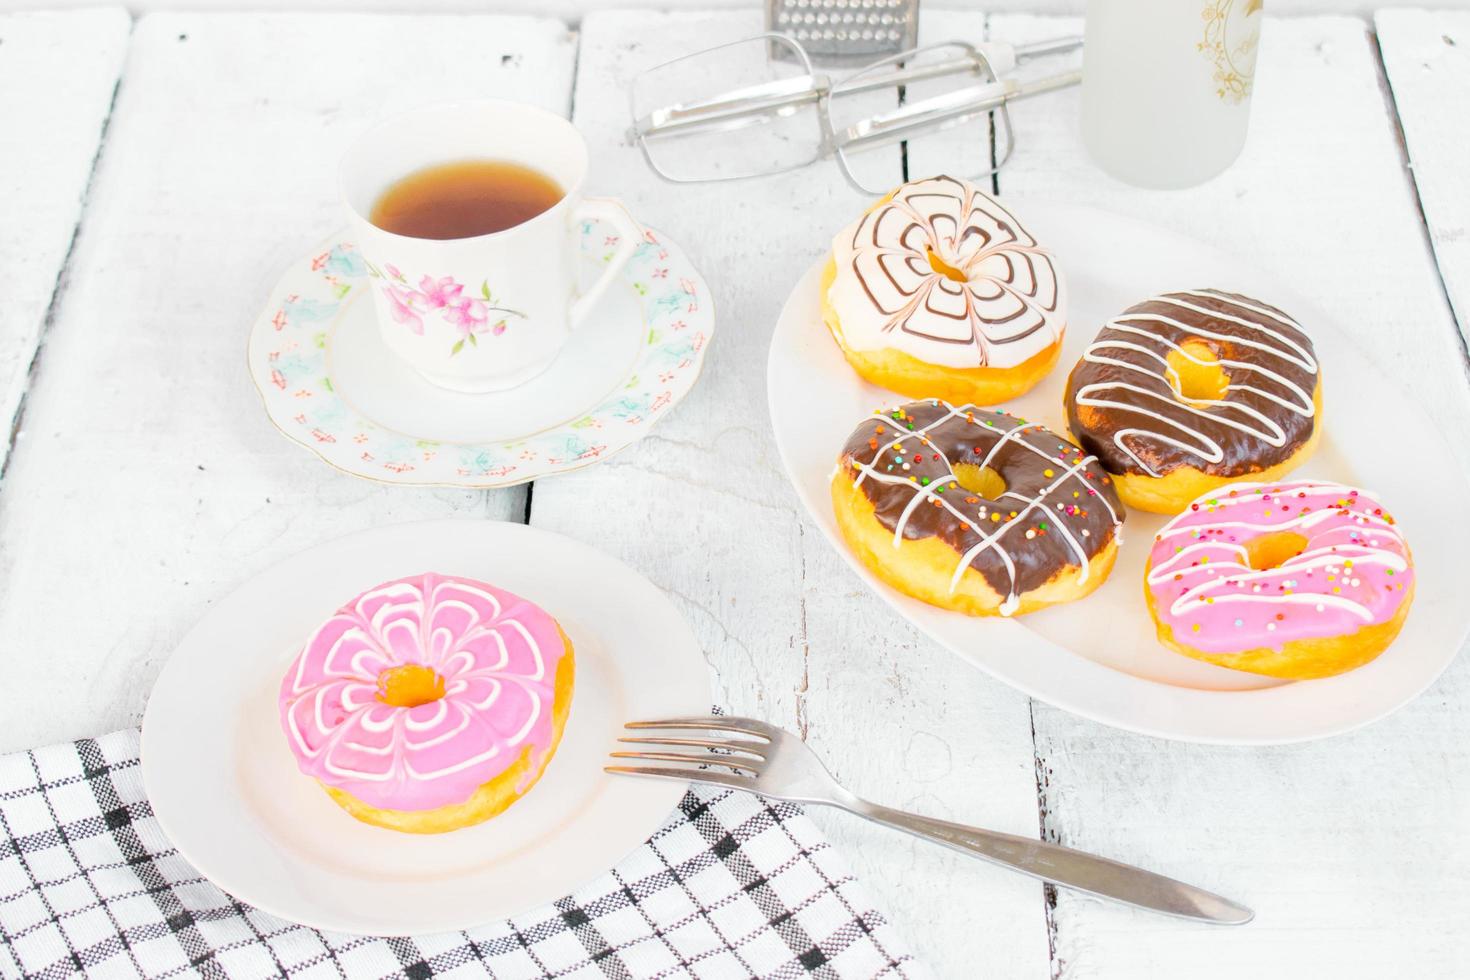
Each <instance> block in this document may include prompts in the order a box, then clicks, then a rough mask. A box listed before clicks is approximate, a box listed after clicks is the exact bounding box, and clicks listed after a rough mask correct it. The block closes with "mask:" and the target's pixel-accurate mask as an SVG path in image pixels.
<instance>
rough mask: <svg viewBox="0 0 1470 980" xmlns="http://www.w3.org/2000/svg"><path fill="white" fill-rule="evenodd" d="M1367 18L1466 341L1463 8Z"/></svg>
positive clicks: (1466, 15) (1469, 220)
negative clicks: (1375, 34)
mask: <svg viewBox="0 0 1470 980" xmlns="http://www.w3.org/2000/svg"><path fill="white" fill-rule="evenodd" d="M1374 23H1375V24H1376V25H1377V27H1378V48H1379V51H1380V52H1381V54H1382V57H1383V67H1384V70H1385V73H1386V74H1387V75H1388V81H1389V84H1390V85H1391V86H1392V88H1393V101H1394V107H1395V108H1396V109H1397V111H1398V117H1399V125H1400V127H1402V129H1403V134H1404V142H1405V144H1406V149H1407V152H1408V155H1409V166H1410V168H1411V170H1412V173H1413V175H1414V186H1415V187H1416V188H1417V189H1418V192H1419V204H1420V206H1421V207H1422V208H1423V209H1424V219H1425V222H1426V224H1427V225H1428V227H1429V239H1430V242H1431V243H1432V244H1433V246H1434V254H1435V256H1436V257H1437V258H1438V260H1439V272H1440V277H1441V278H1442V279H1443V280H1444V285H1445V291H1446V293H1447V294H1448V295H1449V298H1450V304H1451V306H1452V307H1453V308H1454V310H1455V317H1456V319H1457V320H1458V321H1459V323H1460V332H1461V333H1462V334H1463V335H1464V336H1465V337H1466V338H1467V339H1470V186H1467V184H1466V181H1465V161H1466V159H1470V113H1467V112H1466V107H1467V106H1470V11H1464V10H1460V11H1451V10H1444V11H1436V12H1430V11H1427V10H1380V11H1379V12H1378V13H1377V14H1376V15H1375V16H1374Z"/></svg>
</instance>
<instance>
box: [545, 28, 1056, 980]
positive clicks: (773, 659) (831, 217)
mask: <svg viewBox="0 0 1470 980" xmlns="http://www.w3.org/2000/svg"><path fill="white" fill-rule="evenodd" d="M759 30H760V18H759V15H758V13H756V12H755V11H747V12H730V13H720V14H713V15H712V14H708V13H699V14H694V13H689V14H686V13H672V14H660V15H657V16H653V15H651V14H649V13H647V12H641V11H638V12H632V11H629V12H609V13H598V14H591V15H589V16H588V17H587V18H586V20H585V21H584V23H583V25H582V48H581V55H580V60H579V70H578V83H577V94H576V100H575V101H576V113H575V121H576V122H577V124H578V126H579V127H581V129H582V131H583V132H584V133H585V134H586V135H587V137H588V139H589V140H590V141H591V142H592V145H593V146H596V147H602V148H603V149H602V150H601V151H600V152H599V153H598V154H597V156H596V165H595V168H594V173H593V177H592V182H593V185H594V190H595V191H601V192H605V193H611V194H616V195H618V196H620V197H622V198H623V199H625V200H626V201H627V202H628V203H629V205H630V206H631V208H632V210H633V212H634V214H635V215H637V216H638V217H639V218H640V219H641V220H643V221H645V222H647V223H648V224H649V225H651V226H653V227H655V228H657V229H659V230H660V231H662V232H665V233H667V234H668V235H669V236H670V237H671V238H672V239H673V240H675V241H677V242H679V243H680V244H681V245H683V246H684V247H685V248H686V249H688V251H689V252H690V254H691V255H692V256H693V257H694V259H695V261H696V262H697V263H698V264H699V266H700V268H701V269H703V271H704V272H705V274H706V276H707V278H708V280H709V283H710V286H711V288H712V289H713V291H714V302H715V306H716V309H718V310H719V311H720V313H719V322H718V325H717V331H718V332H717V334H716V337H715V340H714V343H713V345H712V348H711V350H710V354H709V357H710V360H709V362H708V364H707V366H706V368H705V372H704V376H703V378H702V379H701V381H700V384H699V387H698V388H697V389H696V390H695V391H694V392H693V393H692V394H691V395H690V397H689V399H688V401H687V402H686V403H685V404H684V405H682V406H680V408H679V409H678V410H677V411H676V412H675V413H674V414H673V415H672V416H671V417H670V418H668V419H666V420H664V421H663V422H661V423H660V425H659V427H658V429H657V430H655V432H654V433H653V434H652V435H650V436H649V437H648V438H647V439H645V440H644V441H643V442H641V443H640V444H639V445H638V446H636V447H634V448H632V449H630V450H628V451H627V452H625V453H622V454H620V455H619V456H618V457H616V458H614V459H612V460H610V461H609V462H607V463H606V464H603V465H600V466H596V467H593V468H590V469H587V470H583V471H580V472H578V473H574V474H569V475H566V476H562V477H558V478H556V479H550V480H544V481H540V482H538V483H537V484H536V488H535V492H534V495H533V502H532V512H531V520H532V521H533V523H535V524H537V525H540V526H543V527H548V528H551V529H554V530H559V531H564V532H566V533H569V534H572V535H574V536H576V537H580V538H582V539H584V540H588V541H594V542H597V543H598V544H599V546H601V547H604V548H607V549H608V550H610V551H612V552H613V553H614V554H617V555H618V556H620V557H621V558H623V559H625V560H627V561H629V562H630V563H632V564H633V565H634V566H635V567H637V568H639V569H640V570H642V571H643V572H644V573H645V574H647V575H649V576H650V577H651V578H652V579H653V580H654V581H655V582H656V583H658V584H659V585H660V586H662V587H663V588H665V589H666V590H668V591H669V592H670V593H671V594H673V595H674V596H675V599H676V601H677V602H678V603H679V605H680V607H681V609H682V610H683V611H684V612H685V614H686V615H687V616H688V617H689V619H690V621H691V623H692V624H693V625H694V627H695V630H696V632H697V633H698V634H699V637H700V639H701V641H702V643H703V645H704V647H705V650H706V651H707V653H708V656H709V659H710V662H711V665H712V666H713V667H714V668H715V670H716V671H717V675H718V683H719V697H720V700H721V702H722V703H723V704H725V705H727V706H729V707H730V708H731V709H733V710H735V711H737V712H747V713H753V714H756V715H758V716H761V717H764V718H768V719H770V720H772V721H775V722H777V723H779V724H782V725H785V726H787V727H789V728H791V729H793V730H797V731H800V732H801V733H802V734H803V735H804V736H805V737H806V738H807V739H808V741H809V742H810V743H811V745H812V746H813V747H814V748H815V749H816V750H817V751H818V752H819V753H820V754H821V755H822V756H823V757H824V758H825V759H827V760H828V762H829V763H830V764H831V767H832V768H833V770H834V772H836V773H837V775H838V777H839V778H840V779H842V780H844V781H845V782H847V784H848V785H849V786H851V787H852V788H853V789H854V790H855V791H858V792H860V793H865V794H867V795H869V796H872V797H874V798H876V799H879V800H883V801H885V802H889V803H892V804H895V805H898V806H910V807H914V808H916V809H918V810H921V811H923V812H927V813H933V814H936V815H940V816H945V817H950V818H954V819H964V820H971V821H975V822H979V823H984V824H987V825H990V826H995V827H998V828H1002V829H1005V830H1010V831H1015V832H1019V833H1027V834H1035V833H1036V832H1037V814H1036V797H1035V783H1034V775H1033V766H1032V751H1031V736H1030V720H1029V715H1028V710H1027V702H1026V699H1025V698H1024V697H1021V696H1019V695H1017V694H1015V693H1014V692H1011V691H1009V690H1007V689H1005V688H1002V687H1000V686H999V685H996V684H994V683H993V682H990V681H988V680H987V679H985V678H983V677H980V676H979V675H977V674H975V673H974V672H972V671H969V670H967V669H965V668H963V667H961V666H960V665H958V664H957V663H956V662H955V661H954V659H953V658H952V657H950V656H949V655H948V654H945V653H943V652H942V651H939V650H936V649H935V648H934V647H933V645H932V644H931V643H929V642H928V641H927V640H923V639H921V638H920V637H918V636H917V635H916V634H915V632H914V631H913V630H912V629H910V628H909V627H908V626H907V625H905V624H904V623H903V622H902V621H900V620H898V619H897V618H896V617H895V616H894V615H893V614H892V613H891V612H889V611H888V609H887V608H886V607H885V606H883V605H882V604H881V603H879V602H878V600H877V599H876V598H874V597H873V596H872V595H871V594H870V593H869V592H868V591H867V589H866V588H865V587H864V586H863V585H862V584H861V583H860V582H858V581H857V579H856V578H855V577H854V576H853V575H852V574H851V573H850V572H849V571H848V570H847V568H846V566H845V565H844V564H843V563H842V562H841V560H840V559H839V557H838V556H837V554H836V553H835V552H834V551H833V550H832V548H831V547H830V546H829V545H828V544H827V542H826V541H825V539H823V538H822V537H821V535H820V533H819V532H818V531H817V530H816V529H815V527H813V526H812V525H811V524H810V523H808V522H807V521H806V520H805V519H804V517H803V515H802V513H801V509H800V504H799V502H798V501H797V500H796V498H795V496H794V494H793V493H792V491H791V488H790V486H789V485H788V483H787V481H786V478H785V475H784V473H783V471H782V470H781V467H780V462H779V460H778V459H777V456H776V450H775V446H774V444H773V442H772V439H771V436H770V434H769V427H768V422H767V410H766V404H765V371H766V352H767V348H768V345H769V340H770V335H771V331H772V329H773V327H774V324H775V319H776V316H777V313H778V312H779V310H780V308H781V305H782V303H783V302H784V301H785V299H786V296H787V293H788V291H789V289H790V288H791V286H792V285H793V284H794V283H795V281H796V279H797V278H798V277H799V276H800V275H801V273H802V272H803V271H805V269H806V268H807V266H808V265H810V264H811V263H812V262H813V261H815V260H816V259H818V258H819V257H820V256H822V255H823V254H824V253H825V252H826V250H827V248H828V246H829V243H830V240H831V236H832V235H833V234H834V233H835V232H836V231H837V230H838V229H839V228H840V227H841V226H842V225H843V224H845V223H846V222H848V221H850V220H852V219H853V218H854V217H855V216H856V215H857V214H858V213H859V212H860V211H861V209H862V208H863V207H864V206H865V203H866V202H865V198H864V197H863V196H862V195H859V194H857V193H856V192H854V191H851V190H849V189H848V188H847V187H846V185H845V184H844V183H843V182H842V180H841V178H840V176H839V175H838V173H837V171H836V169H835V168H834V167H832V166H831V165H818V166H817V167H815V168H812V169H809V170H807V171H804V172H800V173H796V174H791V175H787V176H784V177H778V178H770V179H763V180H757V181H752V182H747V183H734V184H711V185H694V186H681V187H674V186H671V185H668V184H664V183H661V182H659V181H658V180H657V178H655V177H654V175H653V174H652V173H650V172H649V170H648V169H647V167H645V165H644V163H643V161H642V160H641V158H640V156H639V154H638V152H637V151H636V150H635V149H634V148H633V147H631V146H629V145H627V143H626V142H625V141H624V140H623V139H622V133H623V131H624V129H625V128H626V126H627V117H626V111H627V110H626V95H625V86H626V84H627V82H628V80H629V79H630V77H631V76H632V75H633V73H635V72H637V71H639V70H641V69H642V68H645V67H649V66H651V65H653V64H655V63H657V62H659V61H662V60H665V59H667V58H672V57H675V56H677V55H680V54H683V53H686V52H692V51H695V50H698V49H700V48H702V47H705V46H708V45H712V44H716V43H719V42H720V41H724V40H733V39H735V38H739V37H743V36H748V35H750V34H753V33H756V32H757V31H759ZM674 97H675V96H674V95H672V94H671V95H670V98H674ZM877 166H878V167H879V169H881V167H882V166H887V167H888V172H889V179H890V181H891V182H892V183H897V182H898V181H899V179H900V174H901V170H900V166H899V160H898V154H897V152H896V151H889V152H888V157H887V163H886V164H884V163H883V162H882V161H878V162H877ZM812 326H813V329H821V328H820V326H819V325H817V324H813V325H812ZM836 448H837V447H833V450H834V453H835V451H836ZM611 501H618V503H617V505H616V506H612V505H610V503H609V502H611ZM813 815H814V817H815V818H816V819H817V820H818V821H819V822H820V823H821V824H822V826H823V828H824V829H825V830H826V831H827V833H828V834H829V835H830V836H831V838H832V840H833V843H834V844H835V845H836V846H838V847H840V848H841V850H842V852H843V854H844V855H845V856H846V858H847V859H848V861H849V862H850V863H851V865H852V866H853V869H854V871H855V873H856V874H858V875H859V877H861V878H862V879H863V880H864V881H866V882H867V883H868V884H869V885H870V886H871V887H872V888H873V889H874V891H875V893H876V894H877V896H878V898H879V900H880V903H881V904H882V905H883V906H884V907H885V908H886V909H887V910H888V912H889V913H890V914H891V915H892V916H893V918H894V919H895V921H896V923H897V924H898V926H899V928H900V929H901V930H902V932H903V933H904V935H906V936H907V937H908V938H909V940H910V941H911V942H912V943H913V944H914V946H915V948H916V949H917V950H918V951H919V952H920V955H921V956H922V957H923V958H924V959H925V960H926V961H927V962H928V964H929V965H931V966H932V967H933V968H934V969H935V971H936V972H937V973H938V975H940V976H967V975H977V974H978V975H991V976H1004V977H1042V976H1045V975H1046V973H1045V971H1046V968H1047V952H1046V933H1045V926H1044V918H1043V914H1042V902H1041V891H1040V888H1039V887H1037V886H1036V885H1035V884H1034V883H1032V882H1029V881H1026V880H1023V879H1020V878H1018V877H1017V876H1015V875H1011V874H1007V873H1006V872H1003V871H999V870H997V869H994V868H989V867H986V866H982V865H980V864H979V863H978V862H975V861H972V860H969V859H966V858H963V857H960V856H956V855H953V854H950V853H946V852H944V851H942V850H940V849H937V848H934V847H932V846H931V845H926V844H923V843H920V842H917V841H913V840H910V839H907V838H904V837H901V836H895V835H894V834H893V833H892V832H890V831H886V830H883V829H881V828H877V827H873V826H871V825H868V824H865V823H863V822H862V821H858V820H856V819H854V818H850V817H847V816H845V815H841V814H833V813H828V812H822V811H817V812H815V813H814V814H813ZM977 923H982V924H983V925H982V926H981V927H978V928H977Z"/></svg>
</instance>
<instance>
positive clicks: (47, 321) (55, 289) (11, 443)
mask: <svg viewBox="0 0 1470 980" xmlns="http://www.w3.org/2000/svg"><path fill="white" fill-rule="evenodd" d="M136 23H137V20H136V19H135V18H133V17H131V16H129V18H128V42H127V43H128V44H131V42H132V36H133V26H134V25H135V24H136ZM126 70H127V59H126V58H124V59H123V60H122V62H121V63H120V64H119V65H118V74H117V78H115V79H114V80H113V82H112V95H111V96H110V97H109V98H108V100H107V111H106V113H105V114H104V115H103V117H102V126H101V128H100V129H99V130H98V132H97V150H96V152H95V153H93V154H92V162H91V164H90V165H89V166H88V168H87V180H86V183H84V184H83V185H82V196H81V201H80V203H79V204H78V206H77V220H76V221H75V222H74V223H73V224H72V228H71V238H70V239H68V240H67V243H66V252H65V253H63V255H62V258H61V265H60V267H59V268H58V269H57V270H56V281H55V283H54V284H53V285H52V287H51V298H50V299H49V300H48V301H47V303H46V312H45V313H44V314H43V315H42V317H41V328H40V330H39V331H38V332H37V334H36V349H35V350H34V351H33V352H32V353H31V360H30V363H29V364H28V365H26V374H25V380H24V381H23V382H22V383H21V390H20V394H19V396H18V398H17V399H16V403H15V412H14V414H12V415H11V417H10V431H9V432H8V433H7V434H6V438H5V450H4V455H3V457H0V484H3V483H4V481H5V475H6V473H8V472H9V471H10V460H11V458H12V457H13V456H14V454H15V446H16V442H17V441H18V440H19V439H20V430H21V428H22V427H23V426H24V424H25V416H26V404H27V402H28V401H29V397H28V396H29V395H30V391H31V386H32V385H34V384H35V381H36V375H37V373H38V372H39V371H40V369H41V355H42V353H43V352H44V351H45V350H46V337H47V335H48V334H49V333H50V332H51V327H52V326H53V325H54V324H55V322H56V311H57V309H58V308H59V307H60V305H61V299H62V296H63V295H64V294H65V292H66V286H67V282H68V279H69V277H70V275H71V264H72V258H73V256H74V255H75V253H76V249H77V240H78V239H79V238H80V237H81V231H82V223H83V222H84V221H86V220H87V215H88V213H89V211H90V209H89V207H88V205H89V204H90V203H91V198H92V186H93V184H94V182H95V181H96V179H97V167H98V165H99V164H100V163H101V161H102V151H103V150H104V149H105V148H106V147H107V136H108V132H109V130H110V129H111V127H112V116H113V113H114V112H115V111H116V110H117V97H118V93H119V92H121V91H122V81H123V74H124V73H125V72H126Z"/></svg>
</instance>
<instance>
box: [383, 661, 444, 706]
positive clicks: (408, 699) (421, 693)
mask: <svg viewBox="0 0 1470 980" xmlns="http://www.w3.org/2000/svg"><path fill="white" fill-rule="evenodd" d="M443 696H444V678H443V677H441V676H439V674H438V673H436V672H435V671H434V670H433V669H431V668H429V667H425V666H424V665H423V664H403V665H402V666H400V667H389V668H388V669H387V670H384V671H381V672H380V673H379V674H378V694H377V698H378V700H379V701H381V702H383V703H384V704H388V705H392V706H393V707H395V708H417V707H418V706H419V705H421V704H430V703H432V702H434V701H438V700H439V699H440V698H442V697H443Z"/></svg>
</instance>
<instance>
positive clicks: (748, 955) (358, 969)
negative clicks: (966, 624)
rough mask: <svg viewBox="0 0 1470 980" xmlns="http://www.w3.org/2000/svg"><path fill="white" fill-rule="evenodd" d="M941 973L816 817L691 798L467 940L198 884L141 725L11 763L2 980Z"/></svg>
mask: <svg viewBox="0 0 1470 980" xmlns="http://www.w3.org/2000/svg"><path fill="white" fill-rule="evenodd" d="M83 973H90V974H92V975H95V976H102V977H108V978H112V977H119V978H122V977H190V976H204V977H229V978H244V977H275V976H282V975H286V974H290V975H292V976H301V977H350V978H356V977H403V978H409V980H417V978H422V977H430V976H452V977H482V976H493V977H501V978H513V977H578V978H580V977H610V978H624V977H626V978H640V980H641V978H651V977H690V976H693V977H798V976H806V975H808V974H810V975H812V976H816V977H828V978H843V977H889V978H899V977H926V976H928V973H927V971H926V970H924V969H923V967H921V966H919V965H918V964H916V963H915V962H914V960H913V957H912V955H911V954H910V953H909V952H908V950H907V948H906V947H905V945H904V943H903V942H902V941H901V940H900V939H899V938H898V937H897V936H895V935H894V932H893V928H892V926H890V925H889V924H888V922H887V921H886V920H885V919H884V918H883V916H882V914H881V913H879V912H878V911H877V910H876V909H875V908H874V907H873V903H872V901H871V900H870V899H869V898H868V896H867V894H866V892H865V890H864V889H863V888H862V887H861V886H860V885H859V884H858V883H857V882H856V881H855V880H854V879H853V877H852V876H851V875H850V874H849V873H848V872H847V870H846V868H844V867H843V863H842V861H841V859H840V858H839V857H838V856H837V855H836V854H835V853H834V852H833V850H832V848H831V847H830V846H829V845H828V844H827V842H826V841H825V840H823V838H822V835H821V834H820V833H819V832H818V831H817V829H816V827H815V826H813V824H812V823H811V821H810V820H808V819H807V817H806V816H805V814H803V813H802V812H801V809H800V808H799V807H796V806H792V805H790V804H787V803H777V802H773V801H768V800H764V799H760V798H757V797H754V796H750V795H748V794H745V793H736V792H731V791H728V790H726V791H720V790H712V789H708V788H695V789H691V790H690V791H689V792H688V793H687V794H685V796H684V800H683V802H682V803H681V804H680V805H679V809H678V810H677V811H676V812H675V813H673V814H672V815H671V816H670V817H669V819H668V821H667V822H665V823H664V825H663V826H662V827H661V828H659V830H658V832H657V833H655V834H654V835H653V837H652V838H650V839H649V841H648V843H647V844H645V845H644V846H643V847H642V848H640V849H639V850H637V851H636V852H634V853H633V854H631V855H629V856H628V857H627V858H625V859H624V860H623V861H622V863H620V864H619V865H618V866H617V867H616V868H614V869H613V870H612V871H610V872H608V873H607V874H605V875H603V876H602V877H601V878H599V879H597V880H596V881H594V882H592V883H591V884H589V885H587V886H586V887H585V888H583V889H582V890H581V891H579V892H577V893H576V894H574V895H569V896H567V897H566V898H563V899H560V900H559V901H557V902H555V903H553V904H552V905H549V906H546V907H544V908H540V909H536V910H535V911H532V912H527V913H525V914H523V915H519V916H516V917H515V918H514V919H508V920H506V921H503V922H496V923H493V924H491V925H487V926H484V927H482V928H479V929H476V930H474V931H472V932H455V933H442V934H439V935H432V936H415V937H399V938H377V937H368V936H350V935H343V934H337V933H329V932H318V931H316V930H314V929H308V928H306V927H305V926H298V925H293V924H292V923H289V922H286V921H284V920H282V919H277V918H275V917H274V916H270V915H267V914H265V913H264V912H260V911H257V910H256V909H253V908H250V907H249V906H246V905H242V904H241V903H240V902H237V901H236V900H235V899H233V898H231V897H230V896H229V895H227V894H225V893H224V892H223V891H221V890H220V889H219V888H217V887H215V886H214V885H213V884H211V883H210V882H209V881H207V880H205V879H204V878H202V877H200V875H199V873H198V872H196V871H195V870H194V869H193V868H192V867H190V866H189V864H188V862H187V861H185V860H184V859H183V857H182V856H180V855H179V853H178V851H176V850H175V849H174V848H173V847H172V846H171V845H170V844H169V842H168V840H167V839H166V838H165V837H164V836H163V832H162V830H160V829H159V826H158V821H157V820H155V819H154V817H153V810H152V808H151V807H150V806H149V805H148V801H147V800H146V799H145V798H144V796H143V778H142V773H141V770H140V768H139V765H138V733H137V731H136V730H131V731H123V732H116V733H114V734H112V735H107V736H104V737H102V738H98V739H85V740H83V741H80V742H76V743H72V744H64V745H54V746H51V747H49V748H44V749H36V750H34V751H31V752H17V753H14V754H11V755H4V756H0V977H6V978H9V977H42V978H60V977H71V976H76V975H78V974H83Z"/></svg>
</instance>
